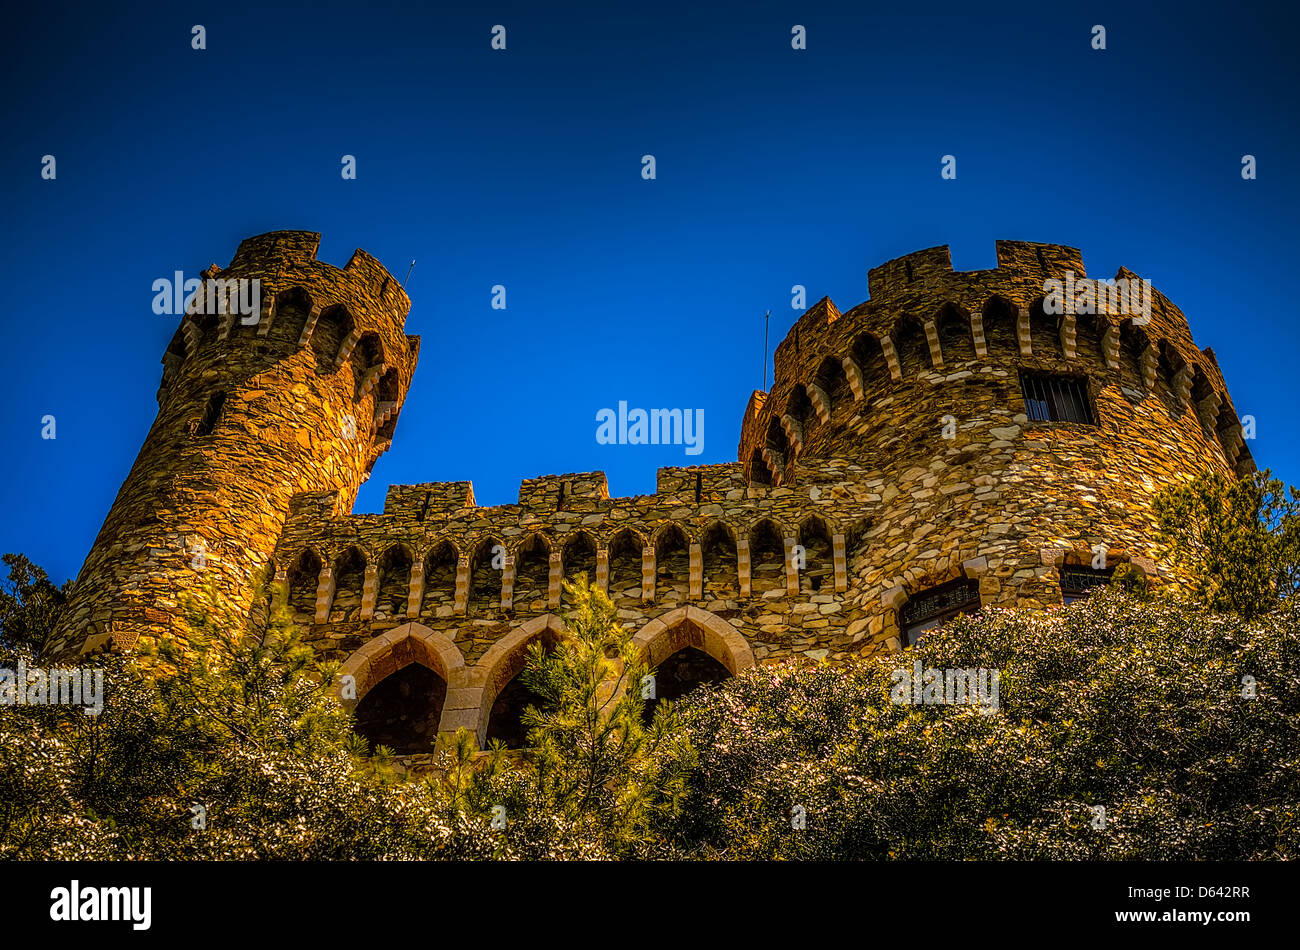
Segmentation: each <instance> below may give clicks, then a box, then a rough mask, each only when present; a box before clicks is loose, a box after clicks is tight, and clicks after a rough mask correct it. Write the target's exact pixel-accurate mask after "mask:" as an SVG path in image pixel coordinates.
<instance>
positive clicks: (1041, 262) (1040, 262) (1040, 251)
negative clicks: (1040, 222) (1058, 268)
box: [1034, 247, 1047, 274]
mask: <svg viewBox="0 0 1300 950" xmlns="http://www.w3.org/2000/svg"><path fill="white" fill-rule="evenodd" d="M1034 253H1035V254H1036V255H1038V269H1039V270H1041V271H1042V272H1043V273H1044V274H1046V273H1047V261H1045V260H1043V249H1042V248H1041V247H1036V248H1034Z"/></svg>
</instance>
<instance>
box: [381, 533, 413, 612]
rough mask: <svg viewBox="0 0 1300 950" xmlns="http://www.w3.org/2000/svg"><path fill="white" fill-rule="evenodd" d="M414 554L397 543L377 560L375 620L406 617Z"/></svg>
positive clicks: (403, 545)
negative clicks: (377, 584)
mask: <svg viewBox="0 0 1300 950" xmlns="http://www.w3.org/2000/svg"><path fill="white" fill-rule="evenodd" d="M414 562H415V555H414V552H413V551H412V550H411V549H410V547H409V546H407V545H406V544H403V543H402V542H401V541H398V542H397V543H395V544H392V545H390V546H389V548H388V550H387V551H385V552H384V553H383V556H382V557H381V558H380V559H379V589H378V592H377V596H376V597H375V619H377V620H383V619H386V618H393V617H405V616H406V604H407V599H408V598H409V596H410V593H411V565H412V564H413V563H414Z"/></svg>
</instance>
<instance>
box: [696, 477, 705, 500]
mask: <svg viewBox="0 0 1300 950" xmlns="http://www.w3.org/2000/svg"><path fill="white" fill-rule="evenodd" d="M703 491H704V476H703V475H701V474H699V473H698V472H697V473H696V474H695V503H696V504H697V505H698V504H699V503H700V495H701V494H702V493H703Z"/></svg>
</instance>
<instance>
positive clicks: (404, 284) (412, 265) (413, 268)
mask: <svg viewBox="0 0 1300 950" xmlns="http://www.w3.org/2000/svg"><path fill="white" fill-rule="evenodd" d="M413 270H415V261H411V266H410V267H408V268H407V269H406V280H410V279H411V271H413ZM406 280H404V281H402V289H403V290H405V289H406Z"/></svg>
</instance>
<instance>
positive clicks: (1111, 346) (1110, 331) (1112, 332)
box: [1101, 326, 1119, 369]
mask: <svg viewBox="0 0 1300 950" xmlns="http://www.w3.org/2000/svg"><path fill="white" fill-rule="evenodd" d="M1101 352H1102V355H1103V356H1104V357H1105V358H1106V368H1107V369H1119V328H1118V327H1113V326H1108V327H1106V329H1105V330H1104V331H1103V332H1102V334H1101Z"/></svg>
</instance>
